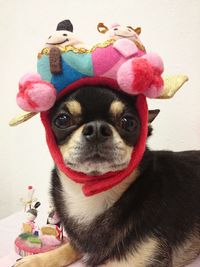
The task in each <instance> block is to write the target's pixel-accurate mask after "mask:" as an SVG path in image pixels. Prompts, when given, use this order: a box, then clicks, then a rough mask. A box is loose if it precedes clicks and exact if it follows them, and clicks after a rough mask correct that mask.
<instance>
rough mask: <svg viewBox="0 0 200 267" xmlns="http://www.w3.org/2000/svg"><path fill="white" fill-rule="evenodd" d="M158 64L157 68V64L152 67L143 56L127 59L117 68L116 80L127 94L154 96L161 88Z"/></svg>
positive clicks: (158, 93)
mask: <svg viewBox="0 0 200 267" xmlns="http://www.w3.org/2000/svg"><path fill="white" fill-rule="evenodd" d="M154 63H155V62H154ZM160 66H161V65H160V64H159V68H158V65H156V66H155V67H154V66H153V65H152V64H151V62H149V61H148V60H147V59H146V58H143V57H140V58H133V59H129V60H128V61H127V62H125V63H124V64H123V65H122V66H121V67H120V68H119V70H118V73H117V82H118V84H119V86H120V88H121V89H122V90H123V91H124V92H126V93H128V94H131V95H138V94H144V95H145V96H147V97H150V98H156V97H158V96H159V95H160V92H161V90H162V88H163V80H162V77H161V73H160V72H161V68H160ZM158 69H159V71H158Z"/></svg>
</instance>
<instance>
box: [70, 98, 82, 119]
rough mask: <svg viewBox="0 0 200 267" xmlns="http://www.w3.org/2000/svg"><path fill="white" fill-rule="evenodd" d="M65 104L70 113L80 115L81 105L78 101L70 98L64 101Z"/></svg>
mask: <svg viewBox="0 0 200 267" xmlns="http://www.w3.org/2000/svg"><path fill="white" fill-rule="evenodd" d="M66 106H67V108H68V110H69V112H70V113H71V114H72V115H81V105H80V103H79V102H78V101H76V100H72V101H69V102H66Z"/></svg>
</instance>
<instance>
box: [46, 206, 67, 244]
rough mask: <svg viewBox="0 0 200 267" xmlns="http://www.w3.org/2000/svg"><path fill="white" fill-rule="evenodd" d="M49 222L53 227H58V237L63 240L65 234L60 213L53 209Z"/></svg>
mask: <svg viewBox="0 0 200 267" xmlns="http://www.w3.org/2000/svg"><path fill="white" fill-rule="evenodd" d="M47 224H48V225H49V226H51V227H52V228H54V229H56V231H57V236H56V238H57V239H59V240H61V239H62V236H63V229H62V226H61V222H60V218H59V216H58V213H57V212H56V211H55V210H53V211H51V212H50V213H49V216H48V218H47Z"/></svg>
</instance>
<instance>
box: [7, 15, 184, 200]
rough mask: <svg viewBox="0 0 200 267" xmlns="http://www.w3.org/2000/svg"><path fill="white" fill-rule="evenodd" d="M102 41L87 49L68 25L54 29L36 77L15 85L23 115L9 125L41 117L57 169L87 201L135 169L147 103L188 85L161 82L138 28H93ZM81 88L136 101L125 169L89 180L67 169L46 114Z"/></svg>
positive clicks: (179, 79) (158, 64) (178, 80)
mask: <svg viewBox="0 0 200 267" xmlns="http://www.w3.org/2000/svg"><path fill="white" fill-rule="evenodd" d="M97 29H98V31H99V32H101V33H104V34H105V36H106V38H105V40H103V41H102V42H100V43H98V44H96V45H94V46H92V47H91V48H88V47H87V45H86V44H85V43H84V42H83V41H81V40H80V39H79V38H78V37H76V36H75V35H74V33H73V25H72V23H71V22H70V21H69V20H65V21H62V22H60V23H59V24H58V26H57V29H56V31H55V32H54V33H53V34H51V35H50V36H49V38H48V39H47V41H46V43H45V47H44V48H43V49H42V50H41V52H40V53H39V54H38V64H37V69H38V73H29V74H26V75H25V76H23V77H22V78H21V80H20V82H19V92H18V94H17V103H18V105H19V106H20V107H21V108H22V109H23V110H25V111H28V113H26V114H24V115H22V116H20V117H18V118H16V119H14V120H13V121H11V123H10V125H17V124H19V123H21V122H23V121H26V120H28V119H30V118H31V117H32V116H34V115H36V114H37V113H38V112H40V113H41V119H42V123H43V125H44V127H45V130H46V140H47V144H48V147H49V150H50V153H51V155H52V157H53V160H54V161H55V164H56V165H57V167H58V168H59V169H60V170H61V171H62V172H63V173H65V174H66V176H68V177H69V178H70V179H72V180H73V181H75V182H77V183H80V184H82V185H83V187H82V189H83V192H84V194H85V195H87V196H90V195H94V194H97V193H100V192H102V191H105V190H108V189H109V188H112V187H113V186H115V185H117V184H118V183H120V182H121V181H122V180H123V179H125V178H126V177H128V176H129V175H130V174H131V173H132V172H133V170H134V169H135V168H136V167H137V166H138V164H139V163H140V161H141V159H142V156H143V153H144V151H145V147H146V139H147V133H148V106H147V102H146V97H149V98H170V97H172V96H173V95H174V94H175V92H176V91H177V90H178V89H179V88H180V87H181V86H182V85H183V84H184V82H186V81H187V79H188V78H187V76H185V75H177V76H169V77H167V78H164V77H162V73H163V70H164V67H163V61H162V59H161V58H160V57H159V56H158V55H157V54H155V53H150V52H146V50H145V47H144V46H143V44H142V42H141V41H140V39H139V34H140V32H141V28H136V29H134V28H133V27H131V26H126V27H125V26H121V25H119V24H114V25H112V26H111V28H110V29H108V27H106V26H105V25H104V24H103V23H99V24H98V26H97ZM84 85H93V86H94V85H105V86H107V87H110V88H112V89H115V90H119V91H123V92H125V93H127V94H129V95H134V96H136V108H137V110H138V113H139V116H140V120H141V133H140V136H139V140H138V142H137V144H136V147H135V149H134V151H133V153H132V156H131V160H130V163H129V165H128V167H127V168H126V169H124V170H121V171H116V172H109V173H106V174H103V175H99V176H88V175H86V174H84V173H79V172H76V171H73V170H72V169H70V168H69V167H68V166H67V165H66V164H65V162H64V159H63V158H62V155H61V152H60V149H59V147H58V145H57V144H56V140H55V137H54V135H53V132H52V129H51V124H50V118H49V114H50V110H51V108H52V107H53V106H54V104H55V103H56V101H57V100H58V99H60V98H61V97H62V96H64V95H66V94H68V93H70V92H71V91H72V90H76V89H77V88H80V87H81V86H84Z"/></svg>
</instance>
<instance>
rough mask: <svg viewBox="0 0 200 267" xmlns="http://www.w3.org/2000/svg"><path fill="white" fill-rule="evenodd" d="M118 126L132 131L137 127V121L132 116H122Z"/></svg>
mask: <svg viewBox="0 0 200 267" xmlns="http://www.w3.org/2000/svg"><path fill="white" fill-rule="evenodd" d="M120 127H121V128H122V129H123V130H125V131H128V132H130V131H133V130H134V129H135V128H136V127H137V121H136V120H135V119H134V118H133V117H129V116H126V117H123V118H121V121H120Z"/></svg>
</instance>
